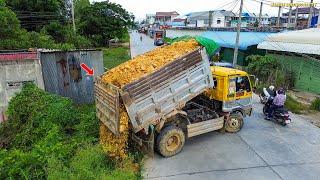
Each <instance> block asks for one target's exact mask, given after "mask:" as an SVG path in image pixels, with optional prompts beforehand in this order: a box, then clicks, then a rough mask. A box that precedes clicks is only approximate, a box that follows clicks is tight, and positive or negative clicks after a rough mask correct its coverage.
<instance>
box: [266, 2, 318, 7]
mask: <svg viewBox="0 0 320 180" xmlns="http://www.w3.org/2000/svg"><path fill="white" fill-rule="evenodd" d="M271 6H272V7H315V6H317V3H306V2H304V3H281V2H273V3H271Z"/></svg>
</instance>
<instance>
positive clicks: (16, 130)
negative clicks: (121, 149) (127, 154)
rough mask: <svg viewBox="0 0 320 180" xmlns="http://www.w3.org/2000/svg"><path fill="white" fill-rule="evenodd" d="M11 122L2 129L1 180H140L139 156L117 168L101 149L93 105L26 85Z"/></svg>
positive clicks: (11, 109) (13, 103) (11, 108)
mask: <svg viewBox="0 0 320 180" xmlns="http://www.w3.org/2000/svg"><path fill="white" fill-rule="evenodd" d="M8 118H9V119H8V121H5V122H3V123H1V124H0V146H1V149H0V179H139V178H140V171H139V164H138V163H139V162H140V160H141V157H140V156H138V155H136V154H135V155H132V158H129V159H127V160H126V161H125V162H117V161H114V160H112V159H111V158H109V157H108V155H107V154H106V153H105V152H104V151H103V149H102V148H101V146H100V145H99V120H98V119H97V118H96V116H95V107H94V105H83V106H75V105H74V104H73V103H72V101H71V100H70V99H68V98H64V97H60V96H57V95H53V94H50V93H48V92H45V91H43V90H41V89H39V88H37V87H36V86H35V85H33V84H26V85H25V87H24V88H23V89H22V91H21V92H20V93H18V94H17V95H16V96H15V97H14V98H12V100H11V101H10V104H9V108H8ZM139 158H140V159H139Z"/></svg>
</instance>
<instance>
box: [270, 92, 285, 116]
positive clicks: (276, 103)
mask: <svg viewBox="0 0 320 180" xmlns="http://www.w3.org/2000/svg"><path fill="white" fill-rule="evenodd" d="M285 102H286V95H285V92H284V89H283V88H279V90H278V91H277V93H276V96H275V97H274V99H273V103H272V105H271V107H270V108H269V110H268V116H267V120H270V119H271V118H272V113H273V112H274V111H275V110H276V109H278V108H282V107H283V106H284V103H285Z"/></svg>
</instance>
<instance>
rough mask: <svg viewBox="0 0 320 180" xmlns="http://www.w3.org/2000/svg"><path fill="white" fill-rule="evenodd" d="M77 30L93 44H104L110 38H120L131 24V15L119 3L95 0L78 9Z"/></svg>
mask: <svg viewBox="0 0 320 180" xmlns="http://www.w3.org/2000/svg"><path fill="white" fill-rule="evenodd" d="M78 13H79V14H80V15H79V26H78V27H79V32H80V33H81V34H82V35H84V36H86V37H88V38H90V39H91V40H92V42H94V43H95V44H94V45H95V46H105V45H107V44H108V40H110V39H112V38H119V39H121V38H122V37H124V36H125V35H126V33H127V27H129V26H131V25H132V24H133V16H131V15H130V14H129V13H128V12H127V11H126V10H125V9H123V8H122V7H121V6H120V5H119V4H115V3H111V2H108V1H105V2H95V3H93V4H92V5H90V6H85V7H83V8H82V9H79V12H78Z"/></svg>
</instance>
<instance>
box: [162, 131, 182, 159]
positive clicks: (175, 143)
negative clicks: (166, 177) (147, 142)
mask: <svg viewBox="0 0 320 180" xmlns="http://www.w3.org/2000/svg"><path fill="white" fill-rule="evenodd" d="M184 143H185V135H184V133H183V131H182V129H181V128H179V127H176V126H172V125H171V126H167V127H165V128H164V129H163V130H162V131H161V132H160V134H159V135H158V136H157V140H156V149H157V151H158V152H159V153H160V154H161V155H162V156H163V157H171V156H174V155H176V154H178V153H179V152H180V151H181V150H182V148H183V146H184Z"/></svg>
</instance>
